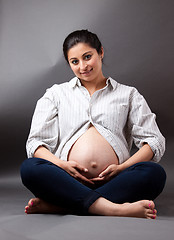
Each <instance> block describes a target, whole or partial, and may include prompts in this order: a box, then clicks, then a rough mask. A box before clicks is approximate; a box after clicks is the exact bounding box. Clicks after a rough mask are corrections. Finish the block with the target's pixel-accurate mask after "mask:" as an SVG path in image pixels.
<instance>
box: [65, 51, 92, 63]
mask: <svg viewBox="0 0 174 240" xmlns="http://www.w3.org/2000/svg"><path fill="white" fill-rule="evenodd" d="M88 53H92V51H88V52H85V53H84V54H83V55H82V57H83V56H85V55H86V54H88ZM72 59H77V58H76V57H72V58H70V59H69V61H70V60H72Z"/></svg>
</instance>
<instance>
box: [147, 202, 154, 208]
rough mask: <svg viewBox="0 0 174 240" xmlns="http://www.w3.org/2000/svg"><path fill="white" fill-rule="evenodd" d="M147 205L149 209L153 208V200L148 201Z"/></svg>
mask: <svg viewBox="0 0 174 240" xmlns="http://www.w3.org/2000/svg"><path fill="white" fill-rule="evenodd" d="M148 207H149V208H150V209H154V208H155V204H154V202H153V201H149V204H148Z"/></svg>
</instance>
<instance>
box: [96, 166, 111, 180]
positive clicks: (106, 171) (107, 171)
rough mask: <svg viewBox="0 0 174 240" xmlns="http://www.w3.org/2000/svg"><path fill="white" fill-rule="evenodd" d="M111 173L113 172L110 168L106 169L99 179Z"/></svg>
mask: <svg viewBox="0 0 174 240" xmlns="http://www.w3.org/2000/svg"><path fill="white" fill-rule="evenodd" d="M110 172H111V170H110V168H109V167H108V168H106V169H105V170H104V171H103V172H101V173H100V174H99V178H102V177H104V176H106V175H108V174H109V173H110Z"/></svg>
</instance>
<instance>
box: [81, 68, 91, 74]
mask: <svg viewBox="0 0 174 240" xmlns="http://www.w3.org/2000/svg"><path fill="white" fill-rule="evenodd" d="M92 70H93V68H91V69H90V70H89V71H85V72H81V73H80V74H82V75H88V74H89V73H90V72H91V71H92Z"/></svg>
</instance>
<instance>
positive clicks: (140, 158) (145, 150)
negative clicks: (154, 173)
mask: <svg viewBox="0 0 174 240" xmlns="http://www.w3.org/2000/svg"><path fill="white" fill-rule="evenodd" d="M153 156H154V153H153V152H152V150H151V148H150V147H149V145H148V144H144V145H143V147H142V148H140V149H139V150H138V151H137V152H136V153H135V154H134V155H132V156H131V157H130V158H129V159H128V160H127V161H125V162H124V163H122V164H120V165H116V164H111V165H109V166H108V167H107V168H106V169H105V170H104V171H103V172H101V173H100V174H99V176H98V177H97V178H93V179H92V180H93V181H109V180H110V179H111V178H112V177H114V176H116V175H118V174H119V173H120V172H122V171H123V170H124V169H126V168H128V167H130V166H132V165H134V164H136V163H139V162H147V161H150V160H151V159H152V158H153Z"/></svg>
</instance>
